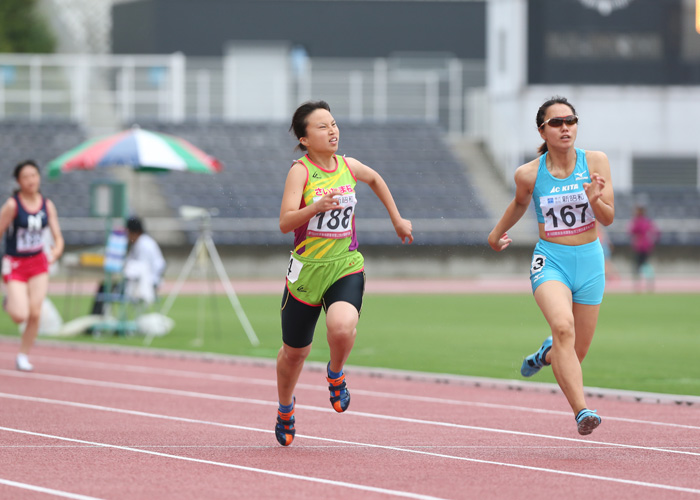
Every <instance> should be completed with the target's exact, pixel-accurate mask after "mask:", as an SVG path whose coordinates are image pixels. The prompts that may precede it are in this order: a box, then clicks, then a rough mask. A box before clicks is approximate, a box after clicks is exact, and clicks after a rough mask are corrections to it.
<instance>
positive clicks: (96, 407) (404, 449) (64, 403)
mask: <svg viewBox="0 0 700 500" xmlns="http://www.w3.org/2000/svg"><path fill="white" fill-rule="evenodd" d="M0 397H9V398H10V399H19V400H28V401H33V402H38V403H47V404H55V405H62V406H74V407H78V408H83V409H91V410H100V411H106V412H113V413H121V414H128V415H135V416H141V417H148V418H158V419H164V420H174V421H180V422H188V423H195V424H205V425H213V426H217V427H224V428H229V429H237V430H243V431H253V432H262V433H266V434H272V433H273V431H272V430H268V429H259V428H256V427H247V426H242V425H235V424H224V423H221V422H212V421H206V420H197V419H191V418H184V417H174V416H171V415H162V414H155V413H146V412H141V411H135V410H124V409H120V408H113V407H108V406H99V405H91V404H85V403H75V402H72V401H61V400H52V399H46V398H36V397H31V396H15V395H12V394H2V393H0ZM1 430H5V431H8V432H17V433H21V434H28V435H33V436H42V437H48V438H54V439H59V440H64V441H69V442H75V443H81V444H88V445H92V446H98V447H107V448H116V449H122V450H127V451H137V452H141V453H147V454H148V453H150V454H153V455H158V456H165V457H170V458H180V459H182V460H190V461H194V462H202V463H211V464H214V465H224V466H227V467H233V468H240V469H244V470H251V469H250V468H248V467H245V466H237V465H232V464H222V463H220V462H210V461H207V460H199V459H193V458H189V457H181V456H179V455H166V454H162V453H158V452H150V451H148V450H141V449H138V448H131V447H126V446H117V445H110V444H106V443H96V442H91V441H83V440H80V439H73V438H66V437H61V436H53V435H49V434H42V433H35V432H32V431H25V430H22V429H13V428H9V427H1V426H0V431H1ZM296 438H297V439H298V438H305V439H312V440H318V441H324V442H331V443H338V444H342V445H345V446H355V447H365V448H374V449H382V450H390V451H399V452H403V453H412V454H416V455H422V456H429V457H437V458H446V459H451V460H459V461H464V462H471V463H479V464H486V465H496V466H501V467H511V468H516V469H524V470H531V471H536V472H547V473H553V474H559V475H565V476H573V477H579V478H584V479H594V480H599V481H608V482H613V483H622V484H629V485H635V486H642V487H648V488H657V489H663V490H670V491H682V492H685V493H696V494H700V489H693V488H685V487H681V486H673V485H667V484H661V483H648V482H645V481H635V480H631V479H622V478H615V477H608V476H598V475H594V474H583V473H580V472H570V471H562V470H557V469H548V468H544V467H534V466H528V465H521V464H514V463H508V462H495V461H492V460H482V459H477V458H469V457H460V456H454V455H446V454H444V453H432V452H428V451H421V450H416V449H412V448H407V447H401V446H386V445H380V444H374V443H359V442H352V441H345V440H340V439H331V438H323V437H318V436H309V435H303V434H299V433H297V434H296ZM255 471H264V470H263V469H255ZM268 472H269V471H268ZM273 474H276V475H280V474H285V473H276V472H273ZM297 478H298V479H307V480H308V478H307V477H306V476H299V477H297ZM321 481H326V480H321ZM410 498H432V497H410Z"/></svg>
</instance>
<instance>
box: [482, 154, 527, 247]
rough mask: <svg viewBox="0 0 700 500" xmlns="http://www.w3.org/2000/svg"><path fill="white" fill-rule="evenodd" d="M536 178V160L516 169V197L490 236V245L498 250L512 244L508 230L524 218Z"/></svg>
mask: <svg viewBox="0 0 700 500" xmlns="http://www.w3.org/2000/svg"><path fill="white" fill-rule="evenodd" d="M536 179H537V164H536V163H535V162H530V163H526V164H525V165H521V166H520V167H518V169H517V170H516V171H515V197H514V198H513V200H512V201H511V202H510V204H509V205H508V207H507V208H506V210H505V212H504V213H503V216H502V217H501V219H500V220H499V221H498V222H497V223H496V226H495V227H494V228H493V230H492V231H491V233H489V237H488V242H489V245H490V246H491V248H493V249H494V250H496V251H497V252H500V251H501V250H505V249H506V248H507V247H508V245H510V243H511V241H512V240H511V239H510V238H508V234H507V232H508V230H509V229H510V228H512V227H513V226H514V225H515V224H516V223H517V222H518V221H519V220H520V219H521V218H522V216H523V215H524V214H525V212H526V211H527V209H528V207H529V206H530V200H532V192H533V190H534V188H535V180H536Z"/></svg>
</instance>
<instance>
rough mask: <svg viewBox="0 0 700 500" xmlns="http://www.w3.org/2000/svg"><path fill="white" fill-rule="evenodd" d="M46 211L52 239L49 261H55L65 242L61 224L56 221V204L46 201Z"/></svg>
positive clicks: (59, 255)
mask: <svg viewBox="0 0 700 500" xmlns="http://www.w3.org/2000/svg"><path fill="white" fill-rule="evenodd" d="M46 211H47V212H48V214H47V215H48V218H49V229H50V230H51V236H53V241H54V243H53V247H52V248H51V262H55V261H56V260H58V259H59V258H60V257H61V255H63V248H64V246H65V243H64V241H63V233H62V232H61V226H60V224H59V223H58V211H57V210H56V205H54V204H53V202H52V201H51V200H48V201H47V202H46Z"/></svg>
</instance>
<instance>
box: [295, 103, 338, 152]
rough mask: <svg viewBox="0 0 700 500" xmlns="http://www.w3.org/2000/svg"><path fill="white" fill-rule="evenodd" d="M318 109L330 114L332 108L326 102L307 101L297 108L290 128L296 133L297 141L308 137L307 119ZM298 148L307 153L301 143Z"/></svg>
mask: <svg viewBox="0 0 700 500" xmlns="http://www.w3.org/2000/svg"><path fill="white" fill-rule="evenodd" d="M317 109H325V110H326V111H328V112H330V110H331V107H330V106H329V105H328V103H327V102H326V101H307V102H305V103H304V104H302V105H301V106H299V107H298V108H297V110H296V111H295V112H294V116H293V117H292V124H291V125H290V126H289V130H290V131H291V132H294V135H295V136H296V138H297V139H301V138H302V137H306V125H308V122H307V118H308V117H309V115H310V114H311V113H313V112H314V111H316V110H317ZM297 148H298V149H301V150H302V151H306V146H304V145H303V144H301V143H299V144H297Z"/></svg>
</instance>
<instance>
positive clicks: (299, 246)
mask: <svg viewBox="0 0 700 500" xmlns="http://www.w3.org/2000/svg"><path fill="white" fill-rule="evenodd" d="M297 162H298V163H301V164H302V165H304V167H306V184H305V186H304V194H303V196H302V200H301V204H300V206H299V208H304V207H306V206H308V205H311V204H312V203H314V202H315V201H316V200H318V199H319V198H321V197H322V196H323V195H325V194H327V193H328V192H330V191H331V190H333V189H335V190H337V191H339V192H340V194H339V195H337V196H336V198H337V199H338V201H339V203H340V205H339V208H334V209H332V210H329V211H327V212H321V213H318V214H316V215H315V216H314V217H313V218H312V219H311V220H310V221H309V222H308V223H307V224H306V225H303V226H300V227H298V228H297V229H295V230H294V251H295V252H296V253H297V254H298V255H300V256H302V257H308V258H312V259H328V258H333V257H339V256H342V255H343V254H344V253H347V252H348V251H351V250H355V249H357V237H356V234H355V205H356V204H357V198H356V197H355V186H356V184H357V179H355V175H354V174H353V173H352V171H351V170H350V168H349V167H348V164H347V162H346V161H345V158H343V157H342V156H339V155H335V162H336V168H335V169H334V170H324V169H323V168H321V167H320V166H319V165H316V164H315V163H314V162H312V161H311V159H310V158H309V157H308V155H307V156H304V157H302V158H299V160H297Z"/></svg>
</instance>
